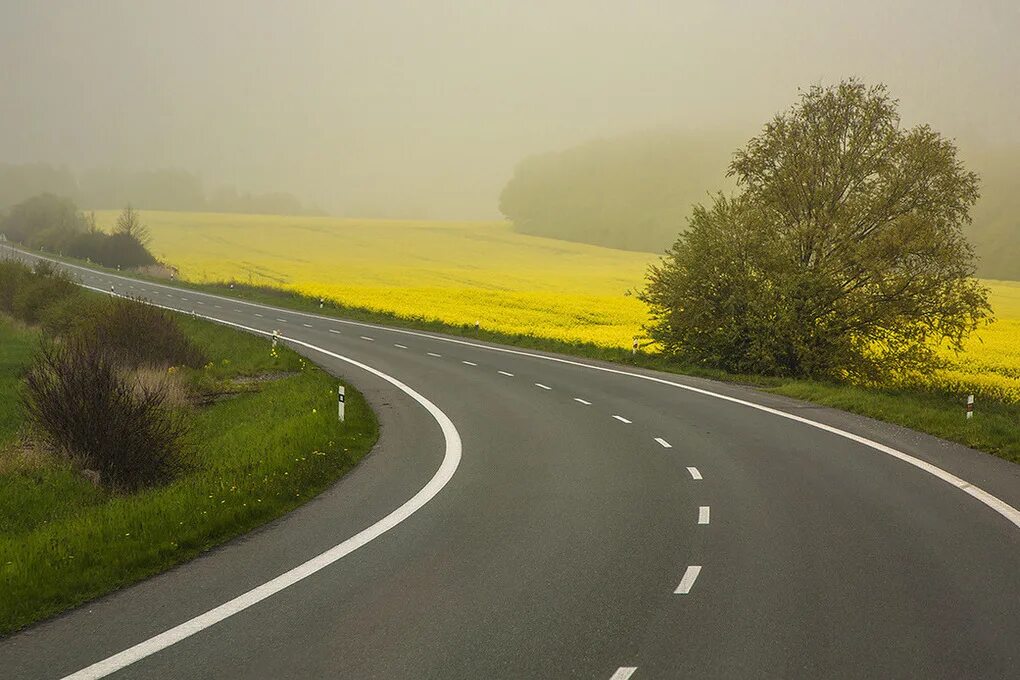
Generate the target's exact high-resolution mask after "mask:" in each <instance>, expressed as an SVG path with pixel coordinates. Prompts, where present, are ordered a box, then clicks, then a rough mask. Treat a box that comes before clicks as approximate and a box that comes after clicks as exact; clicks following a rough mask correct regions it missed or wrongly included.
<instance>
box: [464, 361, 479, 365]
mask: <svg viewBox="0 0 1020 680" xmlns="http://www.w3.org/2000/svg"><path fill="white" fill-rule="evenodd" d="M460 363H462V364H467V365H468V366H477V365H478V364H476V363H475V362H473V361H462V362H460Z"/></svg>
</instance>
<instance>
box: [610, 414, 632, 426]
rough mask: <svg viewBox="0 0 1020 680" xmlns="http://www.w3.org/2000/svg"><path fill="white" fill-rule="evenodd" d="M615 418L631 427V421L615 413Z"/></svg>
mask: <svg viewBox="0 0 1020 680" xmlns="http://www.w3.org/2000/svg"><path fill="white" fill-rule="evenodd" d="M613 417H614V418H616V419H617V420H619V421H620V422H621V423H627V424H628V425H630V421H629V420H627V419H626V418H624V417H623V416H618V415H616V414H615V413H614V414H613Z"/></svg>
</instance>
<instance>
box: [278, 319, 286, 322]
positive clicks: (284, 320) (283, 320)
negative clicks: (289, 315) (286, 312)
mask: <svg viewBox="0 0 1020 680" xmlns="http://www.w3.org/2000/svg"><path fill="white" fill-rule="evenodd" d="M277 321H279V322H280V323H287V320H286V319H277Z"/></svg>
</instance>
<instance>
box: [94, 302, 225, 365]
mask: <svg viewBox="0 0 1020 680" xmlns="http://www.w3.org/2000/svg"><path fill="white" fill-rule="evenodd" d="M108 307H109V308H108V309H107V310H105V311H104V313H101V314H96V315H94V317H93V318H92V319H90V320H88V321H87V322H85V323H83V324H82V325H81V326H80V327H79V328H78V330H77V331H76V335H77V336H78V337H81V338H86V337H91V338H94V339H95V341H96V342H97V343H99V345H100V346H101V347H103V348H105V349H107V350H108V351H109V352H110V353H111V354H113V355H114V356H115V357H116V359H117V360H118V361H119V362H120V363H121V365H123V366H126V367H128V368H138V367H139V366H188V367H190V368H199V367H201V366H202V365H203V364H205V363H206V358H205V355H204V354H203V353H202V351H201V350H200V349H198V347H196V346H195V344H194V343H193V342H192V341H191V340H190V339H189V338H188V336H186V335H185V334H184V332H183V331H181V328H180V326H178V325H177V322H176V321H175V320H174V319H173V317H172V316H171V315H170V313H169V312H166V311H164V310H162V309H158V308H156V307H150V306H149V305H144V304H141V303H139V302H133V301H131V300H124V299H116V300H113V301H110V302H108Z"/></svg>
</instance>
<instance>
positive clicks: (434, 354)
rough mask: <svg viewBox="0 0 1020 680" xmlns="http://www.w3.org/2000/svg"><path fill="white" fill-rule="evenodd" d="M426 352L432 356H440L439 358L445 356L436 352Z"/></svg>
mask: <svg viewBox="0 0 1020 680" xmlns="http://www.w3.org/2000/svg"><path fill="white" fill-rule="evenodd" d="M425 354H428V355H429V356H430V357H439V358H442V357H443V355H442V354H436V353H435V352H425Z"/></svg>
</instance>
